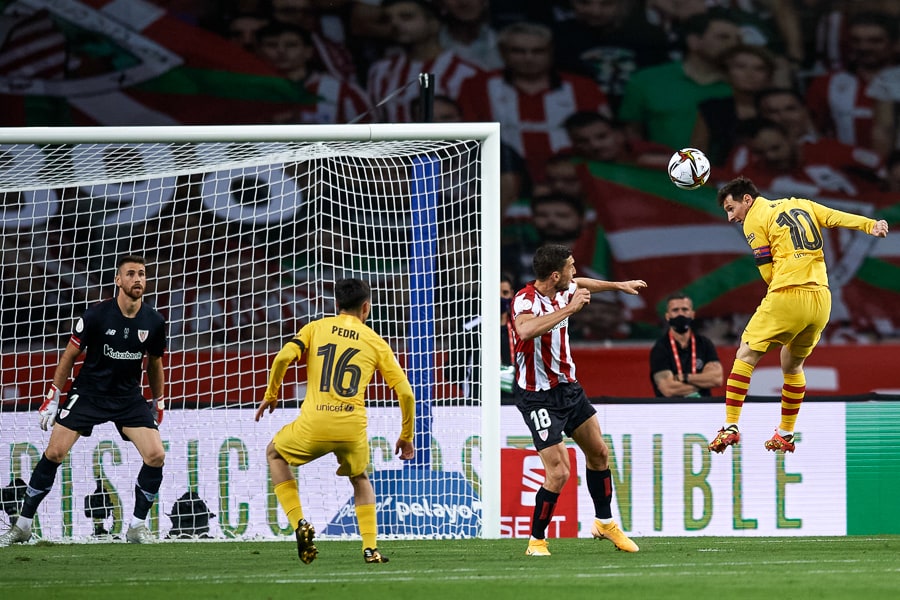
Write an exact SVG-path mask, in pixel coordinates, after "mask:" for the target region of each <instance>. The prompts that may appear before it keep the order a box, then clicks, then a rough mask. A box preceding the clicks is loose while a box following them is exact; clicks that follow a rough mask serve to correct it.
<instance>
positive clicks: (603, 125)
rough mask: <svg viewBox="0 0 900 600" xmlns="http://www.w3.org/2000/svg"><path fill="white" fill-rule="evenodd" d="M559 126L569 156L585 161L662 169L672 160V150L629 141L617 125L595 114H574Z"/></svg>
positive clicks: (652, 144) (638, 140) (623, 128)
mask: <svg viewBox="0 0 900 600" xmlns="http://www.w3.org/2000/svg"><path fill="white" fill-rule="evenodd" d="M563 125H564V127H565V128H566V133H568V135H569V140H570V141H571V144H572V152H573V153H574V154H575V155H577V156H580V157H582V158H586V159H588V160H596V161H600V162H613V163H622V164H631V165H635V166H639V167H647V168H651V169H657V168H662V169H664V168H666V166H667V165H668V164H669V158H670V157H671V156H672V152H673V149H672V148H668V147H667V146H663V145H662V144H654V143H653V142H646V141H644V140H641V139H637V138H629V137H628V134H627V133H626V131H625V127H624V126H623V125H622V124H621V123H618V122H616V121H614V120H613V119H610V118H609V117H605V116H603V115H601V114H598V113H594V112H577V113H575V114H573V115H570V116H569V117H568V118H567V119H566V120H565V122H564V124H563Z"/></svg>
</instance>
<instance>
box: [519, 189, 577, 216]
mask: <svg viewBox="0 0 900 600" xmlns="http://www.w3.org/2000/svg"><path fill="white" fill-rule="evenodd" d="M542 204H568V205H569V206H571V207H572V208H573V209H574V210H575V212H577V213H578V216H579V217H584V215H585V212H586V209H585V207H584V202H582V201H581V200H580V199H579V198H576V197H575V196H569V195H568V194H539V195H537V196H533V197H532V198H531V210H532V212H534V209H535V208H536V207H538V206H541V205H542Z"/></svg>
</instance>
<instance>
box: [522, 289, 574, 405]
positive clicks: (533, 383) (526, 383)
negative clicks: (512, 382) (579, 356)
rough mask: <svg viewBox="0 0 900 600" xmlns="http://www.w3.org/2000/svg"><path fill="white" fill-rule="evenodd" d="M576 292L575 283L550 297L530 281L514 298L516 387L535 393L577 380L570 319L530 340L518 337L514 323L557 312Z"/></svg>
mask: <svg viewBox="0 0 900 600" xmlns="http://www.w3.org/2000/svg"><path fill="white" fill-rule="evenodd" d="M577 289H578V286H577V285H576V284H575V282H574V281H573V282H571V283H570V284H569V287H568V288H567V289H565V290H563V291H561V292H558V293H557V294H556V296H554V297H553V298H548V297H547V296H544V295H543V294H541V293H540V292H539V291H537V289H535V287H534V281H531V282H529V283H528V284H527V285H526V286H525V287H524V288H522V289H521V290H519V292H518V293H517V294H516V297H515V298H514V299H513V303H512V322H511V323H512V334H513V343H514V345H515V351H516V358H515V362H516V384H517V385H518V386H519V387H520V388H522V389H524V390H528V391H532V392H535V391H543V390H549V389H551V388H554V387H556V386H557V385H559V384H560V383H571V382H574V381H576V379H575V361H573V360H572V352H571V347H570V345H569V329H568V326H569V320H568V319H565V320H563V321H561V322H560V323H559V324H558V325H557V326H556V327H554V328H553V329H551V330H550V331H548V332H547V333H545V334H544V335H542V336H540V337H536V338H533V339H530V340H523V339H521V338H520V337H519V334H518V332H517V331H516V327H515V320H516V318H517V317H518V316H519V315H522V314H531V315H534V316H535V317H540V316H543V315H548V314H551V313H554V312H556V311H557V310H559V309H561V308H564V307H565V306H567V305H568V304H569V302H570V301H571V300H572V296H573V295H574V294H575V290H577Z"/></svg>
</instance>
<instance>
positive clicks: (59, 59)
mask: <svg viewBox="0 0 900 600" xmlns="http://www.w3.org/2000/svg"><path fill="white" fill-rule="evenodd" d="M13 21H14V22H13V23H12V25H11V27H10V28H9V29H8V31H7V32H6V35H2V32H0V76H2V77H9V78H12V79H62V77H63V74H64V73H65V69H66V38H65V36H64V35H63V34H62V33H61V32H60V31H59V29H57V27H56V24H55V23H54V22H53V18H52V17H51V15H50V13H49V12H48V11H46V10H39V11H37V12H35V13H34V14H32V15H30V16H27V17H24V18H21V19H18V20H13Z"/></svg>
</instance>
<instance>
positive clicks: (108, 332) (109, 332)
mask: <svg viewBox="0 0 900 600" xmlns="http://www.w3.org/2000/svg"><path fill="white" fill-rule="evenodd" d="M106 335H116V330H115V329H107V330H106Z"/></svg>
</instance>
